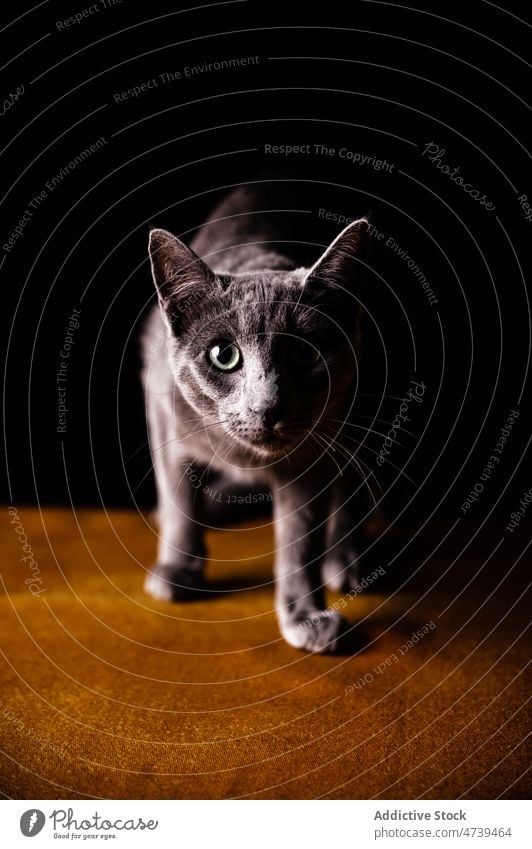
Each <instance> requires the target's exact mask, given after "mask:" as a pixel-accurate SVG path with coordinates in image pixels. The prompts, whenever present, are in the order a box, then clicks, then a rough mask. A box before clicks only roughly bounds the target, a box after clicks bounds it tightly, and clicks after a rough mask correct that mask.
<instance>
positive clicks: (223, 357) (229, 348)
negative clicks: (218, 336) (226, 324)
mask: <svg viewBox="0 0 532 849" xmlns="http://www.w3.org/2000/svg"><path fill="white" fill-rule="evenodd" d="M207 354H208V358H209V362H210V363H211V364H212V365H213V366H214V368H217V369H219V370H220V371H233V369H235V368H236V367H237V365H238V364H239V362H240V361H241V359H242V354H241V353H240V350H239V348H237V346H236V345H235V344H234V343H232V342H230V343H229V344H226V343H225V342H221V343H220V344H218V345H213V346H212V348H209V350H208V352H207Z"/></svg>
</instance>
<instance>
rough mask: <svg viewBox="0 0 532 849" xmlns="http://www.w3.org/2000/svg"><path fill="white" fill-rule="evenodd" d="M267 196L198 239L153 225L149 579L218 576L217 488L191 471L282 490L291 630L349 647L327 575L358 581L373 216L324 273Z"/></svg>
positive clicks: (241, 195)
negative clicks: (360, 429) (352, 421)
mask: <svg viewBox="0 0 532 849" xmlns="http://www.w3.org/2000/svg"><path fill="white" fill-rule="evenodd" d="M261 191H262V190H261V187H260V186H255V188H241V189H238V190H236V191H234V192H233V193H232V194H231V195H229V196H228V197H227V198H226V199H225V200H224V201H223V202H222V204H220V205H219V206H218V208H217V209H216V210H215V211H214V213H213V214H212V215H211V217H210V218H209V219H208V221H207V222H206V223H205V224H204V225H203V227H202V228H201V230H200V231H199V233H198V234H197V236H196V237H195V239H194V240H193V242H192V244H191V248H188V247H187V246H186V245H185V244H183V242H181V241H180V240H178V239H177V238H175V237H174V236H172V235H171V234H170V233H168V232H166V231H164V230H152V231H151V233H150V245H149V251H150V257H151V264H152V271H153V278H154V281H155V285H156V288H157V293H158V299H159V304H158V305H157V306H156V308H155V309H154V311H153V313H152V315H151V316H150V319H149V322H148V326H147V329H146V333H145V336H144V344H143V350H144V371H143V378H144V384H145V389H146V403H147V413H148V423H149V430H150V443H151V449H152V454H153V459H154V466H155V472H156V479H157V489H158V518H159V548H158V555H157V562H156V564H155V566H154V567H153V569H152V571H151V572H150V573H149V574H148V575H147V578H146V584H145V588H146V590H147V592H149V593H150V594H151V595H152V596H154V597H155V598H158V599H163V600H177V599H181V598H183V597H185V596H186V595H187V594H190V592H191V591H193V590H194V589H197V588H199V587H201V586H202V584H203V580H204V578H203V575H204V566H205V556H206V552H205V546H204V540H203V531H204V528H203V524H202V518H201V517H202V514H201V512H200V505H199V504H198V496H202V495H203V494H202V492H201V490H198V486H197V483H195V482H193V480H192V477H193V475H192V473H191V469H192V470H193V473H194V481H197V480H198V479H201V474H202V473H203V474H205V475H207V474H211V472H215V473H218V475H219V476H221V477H222V478H225V479H231V480H233V481H236V482H239V484H240V485H241V487H242V486H245V487H249V488H250V491H252V490H253V489H254V488H256V487H260V488H262V490H264V487H265V486H266V487H268V488H269V489H270V490H271V493H272V494H273V511H274V522H275V535H276V556H275V582H276V588H275V604H276V610H277V615H278V620H279V625H280V629H281V632H282V634H283V636H284V638H285V639H286V640H287V642H288V643H290V644H291V645H292V646H295V647H297V648H302V649H306V650H309V651H314V652H326V651H333V650H334V649H335V647H336V646H337V643H338V639H339V637H340V635H341V633H342V631H343V628H344V620H343V619H342V617H341V616H340V615H339V614H338V613H337V612H335V611H331V610H328V609H325V601H324V586H329V587H331V588H333V589H335V590H339V589H351V588H354V587H355V586H356V585H357V569H356V545H355V539H354V537H355V528H356V526H357V522H358V521H359V518H360V517H359V514H358V513H357V511H356V497H355V493H357V492H360V489H361V486H362V482H361V478H360V475H358V477H357V471H356V468H355V466H354V465H353V463H351V462H348V460H347V459H346V454H345V451H341V450H338V451H335V449H334V444H336V443H334V440H335V438H337V437H338V434H339V433H340V432H341V431H342V429H343V428H344V427H345V426H344V425H342V422H343V421H344V420H347V421H348V417H349V411H350V408H351V405H352V403H353V398H354V393H355V390H356V384H357V379H358V375H357V368H358V364H357V346H358V341H357V320H358V315H359V294H360V288H361V285H362V281H363V277H364V271H365V265H366V254H367V245H368V223H367V220H366V219H363V218H362V219H359V220H357V221H355V222H354V223H352V224H351V225H349V226H348V227H347V228H345V229H344V230H343V231H342V232H341V233H340V234H339V236H338V237H337V238H336V239H335V240H334V242H333V243H332V244H331V245H330V246H329V248H328V249H327V250H326V251H325V252H324V253H323V252H322V256H321V258H319V259H317V261H316V262H315V264H314V265H313V266H312V267H311V268H310V269H309V268H308V267H302V266H301V265H300V264H299V263H300V261H299V258H298V254H297V246H292V245H291V244H290V241H289V238H290V234H289V233H286V232H284V233H283V232H282V229H283V224H284V222H285V221H286V217H285V218H284V219H283V215H282V214H279V213H278V212H274V213H271V214H267V213H260V214H257V210H261V208H264V205H263V204H262V205H261ZM252 213H254V214H252ZM319 253H320V252H319V250H318V249H316V257H319ZM200 257H201V259H200ZM211 269H212V270H211ZM220 340H221V341H222V342H223V343H224V344H227V343H228V342H235V343H236V344H237V345H238V346H239V348H240V351H241V361H240V363H239V366H238V368H237V369H236V370H235V371H233V372H229V373H228V372H221V371H217V370H216V369H215V368H214V367H213V365H212V364H211V362H210V361H209V360H208V356H207V351H208V349H209V347H210V346H212V345H213V344H215V343H216V342H218V341H220ZM300 340H306V341H300ZM309 345H310V346H311V348H310V349H309V348H308V346H309ZM312 351H315V352H317V353H315V354H311V352H312ZM314 355H315V356H317V357H318V359H317V362H315V363H314V362H312V359H313V356H314ZM344 432H345V429H344ZM331 442H333V446H332V447H327V446H328V445H330V444H331ZM345 444H346V443H345V441H344V445H345ZM187 469H188V471H187ZM340 469H341V471H342V473H341V474H340ZM206 479H207V478H205V480H206ZM203 497H205V496H203ZM228 509H231V508H230V507H229V508H228Z"/></svg>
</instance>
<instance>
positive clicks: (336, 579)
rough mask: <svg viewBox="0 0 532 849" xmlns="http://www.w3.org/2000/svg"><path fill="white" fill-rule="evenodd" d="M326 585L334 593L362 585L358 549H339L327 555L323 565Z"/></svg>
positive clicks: (322, 572)
mask: <svg viewBox="0 0 532 849" xmlns="http://www.w3.org/2000/svg"><path fill="white" fill-rule="evenodd" d="M321 574H322V579H323V583H324V584H325V586H326V587H327V588H328V589H329V590H332V592H334V593H345V592H349V591H350V590H357V589H359V587H360V579H359V568H358V563H357V555H356V551H355V550H354V549H352V548H346V549H337V550H334V551H331V552H329V554H327V555H326V557H325V560H324V561H323V564H322V567H321Z"/></svg>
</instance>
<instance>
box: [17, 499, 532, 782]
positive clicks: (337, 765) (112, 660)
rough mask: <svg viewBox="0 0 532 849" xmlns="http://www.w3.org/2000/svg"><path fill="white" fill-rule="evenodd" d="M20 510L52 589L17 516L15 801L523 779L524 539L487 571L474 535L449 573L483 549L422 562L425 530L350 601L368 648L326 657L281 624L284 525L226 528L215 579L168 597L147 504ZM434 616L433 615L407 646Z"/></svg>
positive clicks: (211, 569)
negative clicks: (159, 591)
mask: <svg viewBox="0 0 532 849" xmlns="http://www.w3.org/2000/svg"><path fill="white" fill-rule="evenodd" d="M18 515H19V518H20V521H21V523H22V525H23V527H24V531H25V533H26V534H27V538H28V543H29V545H30V546H31V550H32V554H33V557H34V558H35V561H36V563H37V564H38V568H39V575H38V576H37V577H39V578H40V582H39V583H38V584H36V585H34V592H36V589H37V588H39V589H41V590H43V591H42V592H40V594H34V595H32V592H31V591H30V589H29V584H27V583H25V581H27V580H28V579H29V578H32V577H33V578H35V577H36V574H35V571H34V573H32V572H31V571H30V569H29V567H28V565H27V562H25V561H21V560H20V558H21V556H22V554H23V552H22V550H21V543H20V541H19V539H18V537H17V534H16V533H15V531H14V530H13V527H12V525H11V524H10V519H9V515H8V521H7V523H6V524H7V528H6V529H5V532H4V533H3V541H2V558H1V562H2V566H1V571H2V581H3V587H2V597H1V602H0V604H1V626H0V627H1V648H2V652H3V659H2V688H1V695H0V698H1V704H0V738H1V739H0V747H1V750H2V754H1V755H0V757H1V768H0V774H1V779H0V790H1V791H2V793H3V794H4V795H5V796H8V797H14V798H86V797H88V798H90V797H98V798H232V797H246V798H316V797H325V798H371V797H374V796H376V797H381V798H418V797H422V798H457V797H459V796H463V797H465V798H492V797H495V796H498V795H502V796H504V797H507V798H519V797H523V796H526V795H527V793H528V792H529V788H527V787H526V785H525V777H524V773H525V771H526V769H527V766H528V763H529V753H528V756H527V752H526V749H525V745H524V738H525V735H526V731H527V716H526V707H525V703H526V700H527V698H528V692H527V687H526V682H525V677H524V675H523V674H522V671H523V669H524V667H525V665H526V663H527V660H528V656H529V651H530V646H529V644H527V643H526V635H525V634H524V630H525V628H526V625H527V623H528V621H529V605H528V606H527V602H526V597H525V596H523V597H522V598H521V600H518V599H519V596H520V594H521V593H522V592H523V589H524V588H525V587H526V585H527V582H528V574H527V567H526V563H525V558H521V560H520V561H519V562H518V563H517V564H516V565H515V566H514V565H513V563H514V559H515V557H514V553H513V549H512V545H513V541H512V540H505V542H504V544H503V546H502V547H501V548H500V549H499V550H498V551H497V553H496V555H495V556H494V557H493V558H492V559H491V560H489V562H488V563H485V562H484V561H485V558H486V556H487V554H488V553H489V552H490V551H491V547H490V545H489V544H488V542H487V541H486V542H485V543H483V544H481V543H480V542H479V541H478V540H479V538H477V539H476V540H475V542H474V543H473V544H472V545H471V546H469V547H468V548H467V549H466V551H465V552H464V554H463V555H462V556H461V557H459V558H458V559H457V561H456V562H455V563H454V564H453V560H454V558H455V557H456V556H457V555H458V553H459V552H460V548H461V546H462V545H463V544H464V543H465V541H466V540H467V535H465V536H464V537H463V538H462V539H461V538H460V537H459V536H458V535H457V534H456V533H455V534H453V535H452V536H451V537H450V538H449V539H450V540H451V541H450V542H449V544H446V545H445V546H441V547H440V548H439V549H438V551H437V552H436V553H434V554H433V555H432V556H431V557H430V558H429V559H428V561H427V562H426V563H425V564H424V565H423V566H422V567H421V568H419V569H418V567H419V566H420V564H421V563H422V562H423V559H424V551H425V550H426V551H427V552H430V551H431V535H430V534H428V535H426V536H425V539H424V541H423V542H422V543H420V544H419V545H418V547H417V549H416V552H415V553H414V552H413V550H409V554H408V557H407V558H406V559H405V561H404V563H406V564H407V565H406V566H405V565H404V563H402V561H399V565H398V566H397V567H395V566H394V568H395V569H396V575H395V578H396V579H397V577H398V576H400V580H395V584H393V583H392V584H390V582H389V580H388V585H387V586H384V583H383V585H382V586H381V584H380V583H379V581H376V582H375V583H374V584H373V585H372V587H371V588H370V589H369V591H367V592H365V593H364V594H362V595H360V596H358V597H356V598H353V599H351V600H349V601H348V602H347V607H346V608H345V610H343V612H344V615H346V616H347V618H348V619H349V621H350V622H351V623H353V624H356V625H357V627H356V630H355V632H354V634H355V639H354V640H353V645H352V650H351V651H350V652H346V653H345V654H343V655H340V656H332V657H331V656H311V655H308V654H304V653H301V652H298V651H296V650H294V649H292V648H290V647H289V646H288V645H286V644H285V643H284V642H283V641H282V640H281V638H280V636H279V632H278V629H277V623H276V620H275V615H274V613H273V611H272V600H273V593H272V584H271V579H272V554H271V549H272V533H271V526H270V525H269V524H266V525H264V526H262V527H257V528H255V529H250V528H247V529H243V528H242V527H239V528H234V529H231V530H228V531H225V532H212V533H211V534H210V535H209V538H208V547H209V552H210V557H211V559H210V561H209V565H208V577H209V580H210V581H211V587H212V588H213V591H212V592H210V593H207V594H206V597H205V598H203V597H202V598H200V599H198V600H194V601H189V602H187V603H180V604H174V605H170V604H164V603H159V602H156V601H154V600H152V599H150V598H149V597H148V596H147V595H145V594H144V593H143V591H142V581H143V577H144V568H145V567H146V566H148V565H149V564H150V563H151V561H152V559H153V554H154V550H155V531H154V530H153V528H151V527H150V525H149V524H148V521H147V520H146V519H144V518H143V517H142V516H139V515H138V514H135V513H128V512H125V511H116V512H112V513H110V514H108V515H106V514H105V513H103V512H102V511H95V510H87V511H80V512H78V513H77V514H76V515H74V514H73V513H71V512H70V511H68V510H60V509H49V510H46V511H45V512H44V513H43V514H42V517H41V515H40V514H39V512H38V511H37V510H34V509H29V508H20V509H18ZM522 532H524V533H526V530H523V531H522ZM462 533H463V532H462ZM443 535H444V531H442V530H441V529H439V535H436V537H437V539H441V537H442V536H443ZM499 536H500V534H499ZM436 537H435V538H436ZM495 537H496V534H495ZM404 541H405V540H401V542H404ZM522 545H523V541H522V539H521V546H522ZM409 558H410V560H409ZM510 570H511V574H509V573H510ZM388 577H389V576H388ZM468 583H469V585H468ZM499 584H500V586H498V585H499ZM490 594H491V597H490ZM335 600H336V602H337V603H339V598H338V597H331V598H330V601H331V602H334V601H335ZM528 601H529V600H528ZM428 622H433V623H434V624H435V626H436V627H435V628H434V629H432V630H429V632H428V633H426V634H425V635H423V636H422V637H421V638H420V639H419V640H418V641H417V643H416V644H415V645H413V646H412V647H411V648H408V649H407V650H406V651H404V652H403V653H402V654H400V652H401V648H402V647H404V645H405V644H406V641H407V640H408V639H409V638H410V637H411V636H412V634H414V633H415V632H417V631H418V630H419V629H421V628H422V627H423V626H424V625H426V624H427V623H428ZM394 656H397V657H398V659H397V661H394V660H393V657H394ZM379 670H380V671H379ZM361 681H362V682H363V683H360V682H361ZM356 682H359V686H358V687H355V686H354V685H355V684H356Z"/></svg>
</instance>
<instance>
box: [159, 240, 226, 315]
mask: <svg viewBox="0 0 532 849" xmlns="http://www.w3.org/2000/svg"><path fill="white" fill-rule="evenodd" d="M148 249H149V255H150V260H151V268H152V274H153V280H154V283H155V287H156V289H157V293H158V295H159V301H160V303H161V306H162V307H163V308H164V309H167V308H168V307H169V306H170V305H176V304H178V305H179V304H180V303H181V302H186V300H187V299H188V298H190V297H195V298H196V297H198V296H199V295H201V294H205V295H207V294H208V293H209V291H210V290H211V289H212V287H213V286H214V285H215V284H216V275H215V274H214V272H213V271H211V269H210V268H209V266H208V265H206V263H204V262H203V260H202V259H200V257H199V256H198V255H197V254H196V253H194V251H193V250H192V248H189V247H188V246H187V245H185V244H184V242H182V241H181V240H180V239H178V238H176V236H174V235H173V234H172V233H169V232H168V231H167V230H157V229H156V230H151V231H150V241H149V247H148Z"/></svg>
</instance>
